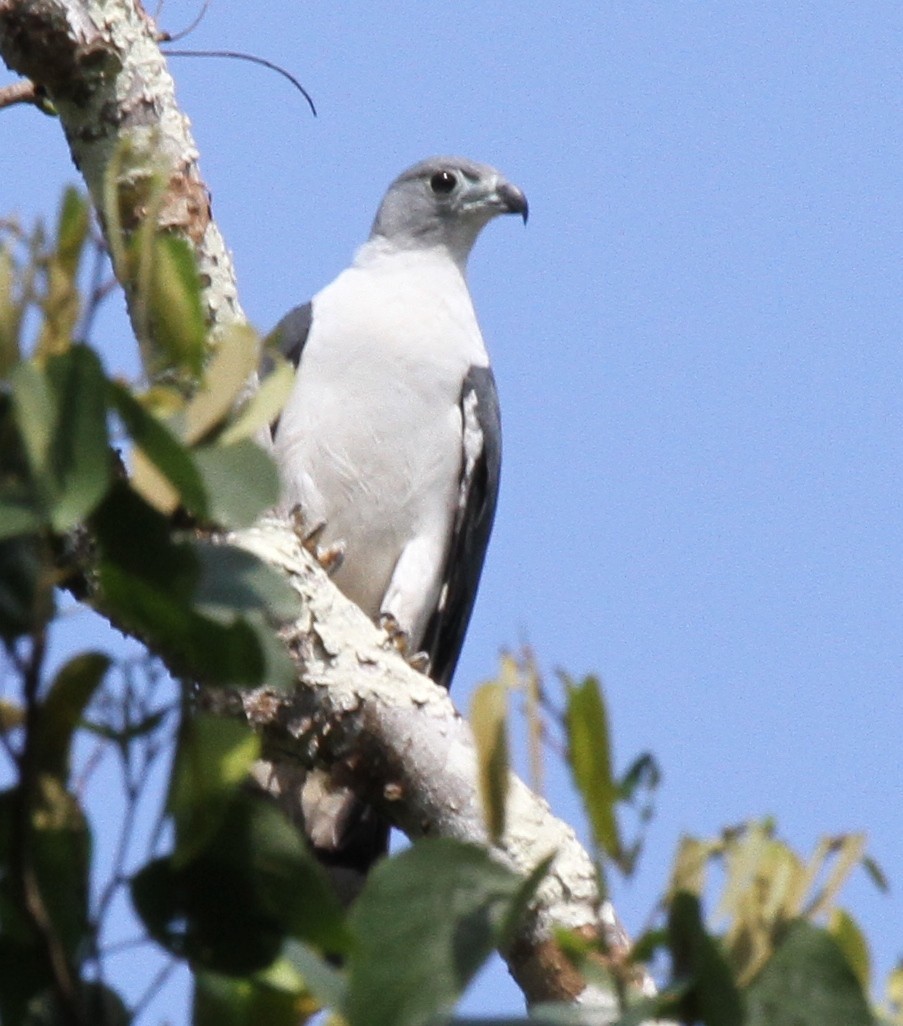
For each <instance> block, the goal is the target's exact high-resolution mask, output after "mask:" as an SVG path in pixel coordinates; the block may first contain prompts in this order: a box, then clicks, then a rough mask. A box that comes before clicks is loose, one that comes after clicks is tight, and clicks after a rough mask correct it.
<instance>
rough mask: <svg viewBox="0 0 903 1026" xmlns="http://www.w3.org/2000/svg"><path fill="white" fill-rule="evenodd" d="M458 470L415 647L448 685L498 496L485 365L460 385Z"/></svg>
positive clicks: (492, 397) (496, 442) (495, 414)
mask: <svg viewBox="0 0 903 1026" xmlns="http://www.w3.org/2000/svg"><path fill="white" fill-rule="evenodd" d="M461 413H462V418H463V425H464V468H463V471H462V475H461V488H460V493H459V495H460V497H459V504H458V512H457V515H456V517H455V525H454V529H453V532H452V538H451V543H450V545H449V550H448V556H447V557H446V564H445V573H444V574H443V578H442V580H443V587H442V593H441V595H440V597H439V604H438V606H437V607H436V610H435V612H434V613H433V615H432V616H431V617H430V620H429V623H428V624H427V627H426V631H425V632H424V636H423V640H422V641H421V644H420V646H419V647H420V648H421V649H423V651H425V652H426V653H427V654H428V655H429V657H430V676H431V677H432V678H433V680H434V681H436V683H437V684H441V685H442V686H443V687H448V686H449V684H450V683H451V678H452V674H453V673H454V672H455V666H456V665H457V662H458V656H459V655H460V654H461V646H462V645H463V644H464V634H465V632H466V631H467V624H468V623H469V621H470V614H471V612H472V611H473V604H474V601H475V599H476V597H477V586H478V585H479V582H480V574H481V572H482V570H483V560H484V558H485V556H486V547H487V546H488V544H489V534H490V532H491V530H492V521H493V519H494V518H495V507H496V501H497V499H498V490H499V473H500V471H501V461H502V428H501V420H500V417H499V401H498V393H497V392H496V388H495V378H494V376H493V374H492V370H491V369H490V368H489V367H471V368H470V371H469V372H468V374H467V377H466V378H465V379H464V385H463V387H462V389H461Z"/></svg>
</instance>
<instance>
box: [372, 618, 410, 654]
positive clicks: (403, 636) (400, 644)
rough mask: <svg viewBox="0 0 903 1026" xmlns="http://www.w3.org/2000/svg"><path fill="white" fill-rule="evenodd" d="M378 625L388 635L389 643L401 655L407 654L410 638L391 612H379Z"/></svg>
mask: <svg viewBox="0 0 903 1026" xmlns="http://www.w3.org/2000/svg"><path fill="white" fill-rule="evenodd" d="M379 626H380V628H381V629H382V630H384V631H385V632H386V634H387V635H388V636H389V643H390V644H391V645H392V647H393V648H395V649H396V650H397V651H398V652H400V653H401V655H403V656H407V653H408V649H409V647H410V638H409V637H408V633H407V631H404V630H402V628H401V624H400V623H399V622H398V620H397V619H396V618H395V616H394V614H392V613H380V614H379Z"/></svg>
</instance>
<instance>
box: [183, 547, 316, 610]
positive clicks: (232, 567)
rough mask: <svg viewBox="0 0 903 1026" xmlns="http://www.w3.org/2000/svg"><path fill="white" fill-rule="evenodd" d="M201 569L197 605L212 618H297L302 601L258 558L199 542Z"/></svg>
mask: <svg viewBox="0 0 903 1026" xmlns="http://www.w3.org/2000/svg"><path fill="white" fill-rule="evenodd" d="M193 551H194V554H195V556H196V558H197V561H198V566H199V568H200V576H199V580H198V585H197V590H196V592H195V601H196V603H197V605H198V607H199V608H200V609H203V610H204V612H205V613H207V614H208V615H211V616H216V617H218V618H219V617H222V616H224V615H225V616H234V615H235V613H236V612H244V613H259V612H263V611H265V612H266V613H267V614H268V615H269V616H271V617H272V618H273V619H274V620H275V621H284V620H290V619H293V618H294V617H296V616H297V615H298V612H299V608H300V600H299V598H298V596H297V594H296V593H295V592H294V591H293V590H292V588H291V586H290V585H289V583H288V581H287V580H286V579H285V577H284V576H283V575H282V574H280V573H279V571H278V570H275V569H274V568H273V567H271V566H267V564H266V563H264V562H262V561H261V560H260V559H258V557H257V556H255V555H253V554H252V553H250V552H248V551H246V550H245V549H240V548H238V547H237V546H235V545H213V544H209V543H206V542H198V543H197V544H196V545H195V546H194V547H193Z"/></svg>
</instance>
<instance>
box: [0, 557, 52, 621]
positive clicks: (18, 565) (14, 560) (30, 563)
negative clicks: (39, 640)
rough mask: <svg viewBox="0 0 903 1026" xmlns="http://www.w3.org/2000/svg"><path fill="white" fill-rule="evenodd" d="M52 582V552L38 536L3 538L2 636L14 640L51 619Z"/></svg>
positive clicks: (0, 561)
mask: <svg viewBox="0 0 903 1026" xmlns="http://www.w3.org/2000/svg"><path fill="white" fill-rule="evenodd" d="M52 581H53V566H52V564H51V555H50V553H49V552H48V551H46V549H45V548H44V547H43V546H42V544H41V543H40V541H39V540H38V539H37V538H33V537H20V538H7V539H5V540H2V541H0V638H2V639H3V640H4V641H12V640H13V639H14V638H17V637H21V636H22V635H23V634H30V633H32V632H33V631H34V630H36V629H37V628H39V627H40V626H42V625H43V624H45V623H47V622H48V621H49V620H50V619H51V618H52V616H53V612H54V595H53V588H52V586H51V584H52Z"/></svg>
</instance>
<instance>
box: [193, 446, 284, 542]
mask: <svg viewBox="0 0 903 1026" xmlns="http://www.w3.org/2000/svg"><path fill="white" fill-rule="evenodd" d="M194 459H195V465H196V466H197V469H198V471H199V473H200V475H201V478H202V479H203V482H204V488H205V490H206V493H207V508H208V515H209V518H210V519H211V520H212V521H214V522H215V523H217V524H221V525H222V526H223V527H232V528H239V527H250V525H251V524H253V523H254V521H255V520H256V519H257V517H258V516H260V514H261V513H263V511H264V510H266V509H267V508H269V507H270V506H272V505H274V504H275V503H276V501H277V500H278V498H279V473H278V471H277V470H276V464H275V463H274V462H273V460H272V458H271V457H270V456H268V455H267V453H265V452H264V451H263V449H261V448H260V446H259V445H256V444H255V443H254V442H252V441H251V439H249V438H245V439H243V440H242V441H240V442H234V443H233V444H231V445H204V446H201V447H200V448H198V449H195V450H194Z"/></svg>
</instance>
